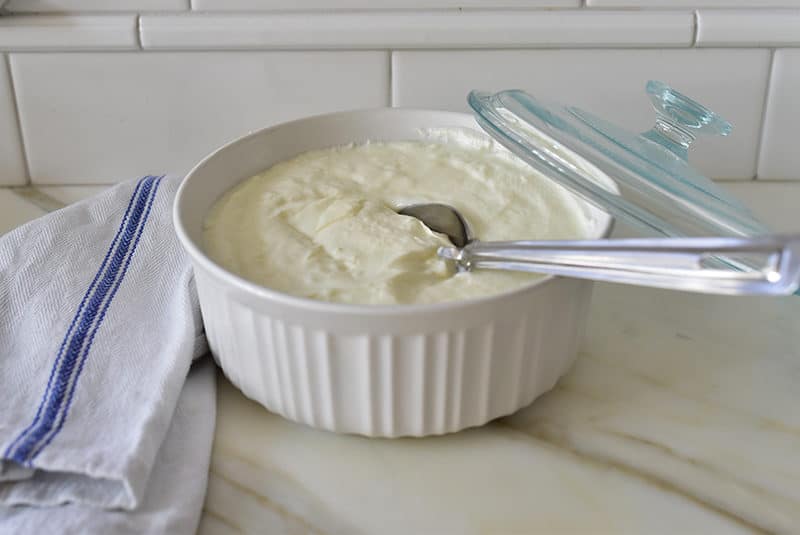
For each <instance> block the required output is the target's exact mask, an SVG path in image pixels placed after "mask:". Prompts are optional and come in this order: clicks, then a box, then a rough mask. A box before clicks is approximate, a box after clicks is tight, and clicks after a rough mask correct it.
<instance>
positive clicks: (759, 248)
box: [439, 234, 800, 295]
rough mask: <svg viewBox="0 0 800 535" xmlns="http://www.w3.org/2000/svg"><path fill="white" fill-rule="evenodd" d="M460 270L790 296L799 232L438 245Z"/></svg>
mask: <svg viewBox="0 0 800 535" xmlns="http://www.w3.org/2000/svg"><path fill="white" fill-rule="evenodd" d="M439 256H441V257H443V258H448V259H451V260H454V261H456V263H457V265H458V267H459V269H460V270H462V271H469V270H472V269H501V270H511V271H528V272H534V273H546V274H552V275H562V276H565V277H575V278H581V279H591V280H599V281H608V282H619V283H626V284H635V285H639V286H652V287H656V288H669V289H675V290H687V291H694V292H703V293H715V294H729V295H742V294H772V295H783V294H791V293H792V292H794V291H795V290H797V288H798V286H799V285H800V234H798V235H791V236H788V235H787V236H777V235H776V236H759V237H754V238H652V239H623V240H580V241H506V242H480V241H473V242H471V243H469V244H468V245H467V246H466V247H464V248H462V249H458V248H455V247H442V248H440V249H439Z"/></svg>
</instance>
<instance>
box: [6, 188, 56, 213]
mask: <svg viewBox="0 0 800 535" xmlns="http://www.w3.org/2000/svg"><path fill="white" fill-rule="evenodd" d="M7 189H8V191H10V192H11V193H13V194H14V195H16V196H17V197H20V198H22V199H25V200H26V201H28V202H29V203H31V204H32V205H34V206H36V207H37V208H40V209H42V210H44V211H45V212H55V211H56V210H60V209H62V208H64V207H65V206H66V205H67V204H66V203H63V202H61V201H59V200H58V199H56V198H54V197H52V196H50V195H48V194H47V193H45V192H43V191H41V190H40V189H39V188H37V187H36V186H33V185H30V184H29V185H27V186H14V187H10V188H7Z"/></svg>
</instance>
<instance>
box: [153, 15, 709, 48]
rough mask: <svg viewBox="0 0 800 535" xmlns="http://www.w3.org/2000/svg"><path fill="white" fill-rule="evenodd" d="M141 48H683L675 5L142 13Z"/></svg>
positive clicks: (688, 20)
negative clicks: (608, 8) (666, 8)
mask: <svg viewBox="0 0 800 535" xmlns="http://www.w3.org/2000/svg"><path fill="white" fill-rule="evenodd" d="M141 32H142V46H143V47H144V48H145V49H208V48H212V47H213V48H221V49H264V48H281V49H285V48H300V49H309V48H310V49H315V48H396V49H397V48H481V47H499V48H523V47H582V46H607V47H611V46H617V47H625V46H636V47H658V46H662V47H670V46H684V47H687V46H690V45H691V44H692V40H693V38H694V18H693V16H692V14H691V13H689V12H688V11H687V12H678V11H652V12H634V11H600V12H598V11H588V10H564V11H559V10H554V11H492V12H488V11H484V12H477V11H468V12H445V11H433V12H424V13H410V12H399V13H398V12H393V13H363V12H362V13H339V14H336V13H324V14H322V13H310V14H309V13H280V14H260V15H258V14H256V15H253V14H248V15H244V14H195V15H144V16H142V18H141Z"/></svg>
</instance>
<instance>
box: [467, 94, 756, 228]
mask: <svg viewBox="0 0 800 535" xmlns="http://www.w3.org/2000/svg"><path fill="white" fill-rule="evenodd" d="M646 90H647V94H648V95H649V96H650V100H651V101H652V103H653V107H654V108H655V110H656V124H655V126H654V127H653V129H652V130H649V131H648V132H644V133H643V134H636V133H632V132H628V131H626V130H625V129H623V128H621V127H618V126H616V125H614V124H613V123H610V122H607V121H605V120H603V119H601V118H599V117H597V116H595V115H592V114H591V113H588V112H586V111H583V110H581V109H579V108H576V107H573V106H563V105H560V104H556V103H548V102H545V101H542V100H540V99H538V98H535V97H533V96H531V95H529V94H528V93H525V92H524V91H520V90H509V91H502V92H500V93H495V94H491V93H485V92H479V91H472V92H471V93H470V94H469V98H468V100H469V104H470V106H471V107H472V109H473V110H474V112H475V117H476V120H477V121H478V123H479V124H480V125H481V127H482V128H483V129H484V130H486V131H487V132H488V133H489V134H490V135H491V136H492V137H494V138H495V139H496V140H497V141H499V142H500V143H501V144H502V145H503V146H505V147H506V148H507V149H509V150H510V151H512V152H513V153H515V154H516V155H517V156H519V157H520V158H522V159H523V160H525V161H526V162H527V163H529V164H530V165H532V166H533V167H534V168H536V169H537V170H539V171H541V172H542V173H544V174H545V175H546V176H548V177H551V178H552V179H554V180H556V181H557V182H559V183H560V184H561V185H563V186H565V187H566V188H567V189H569V190H570V191H572V192H573V193H575V194H577V195H579V196H580V197H582V198H584V199H586V200H587V201H589V202H591V203H593V204H595V205H596V206H598V207H599V208H601V209H603V210H605V211H606V212H609V213H610V214H612V215H613V216H615V217H616V218H617V219H618V220H620V221H624V222H627V223H629V224H631V225H634V226H635V227H637V228H639V229H640V230H642V231H644V233H645V234H648V235H656V236H751V235H757V234H765V233H767V232H768V230H767V229H766V228H765V227H764V226H763V225H762V224H761V223H760V222H758V221H757V220H756V219H755V218H754V217H753V215H752V214H751V213H750V212H749V211H748V210H747V208H746V207H744V206H743V205H742V204H741V203H740V202H739V201H737V200H736V199H734V198H733V197H731V196H729V195H728V194H727V193H725V191H724V190H722V189H721V188H720V187H718V186H717V185H715V184H714V183H713V182H712V181H711V180H709V179H708V178H706V177H704V176H703V175H701V174H700V173H698V172H697V171H696V170H694V169H693V168H692V167H691V166H690V165H689V164H688V162H687V154H688V148H689V145H690V144H691V143H692V141H694V138H695V136H696V135H697V134H717V135H723V136H725V135H728V134H729V133H730V131H731V125H730V124H729V123H728V122H726V121H725V120H723V119H722V118H721V117H719V116H718V115H716V114H715V113H714V112H712V111H710V110H708V109H706V108H704V107H703V106H701V105H700V104H698V103H697V102H695V101H693V100H692V99H690V98H688V97H686V96H684V95H682V94H680V93H678V92H677V91H675V90H673V89H671V88H670V87H669V86H667V85H666V84H663V83H661V82H655V81H650V82H648V84H647V88H646ZM609 179H610V180H611V181H613V183H610V182H609Z"/></svg>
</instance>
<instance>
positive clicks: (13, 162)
mask: <svg viewBox="0 0 800 535" xmlns="http://www.w3.org/2000/svg"><path fill="white" fill-rule="evenodd" d="M27 180H28V177H27V174H26V173H25V160H24V156H23V152H22V140H21V138H20V133H19V129H18V128H17V112H16V109H15V105H14V91H13V89H12V87H11V77H10V76H9V75H8V64H7V60H6V58H5V56H4V55H3V54H0V185H3V186H11V185H18V184H25V183H26V182H27Z"/></svg>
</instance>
